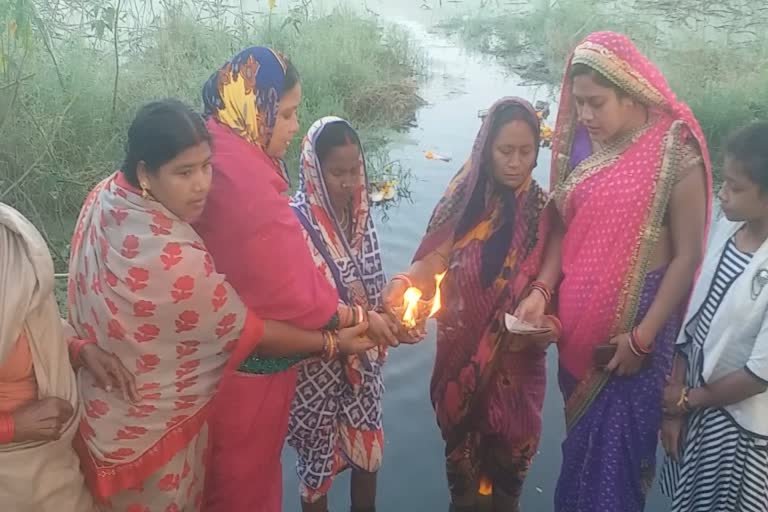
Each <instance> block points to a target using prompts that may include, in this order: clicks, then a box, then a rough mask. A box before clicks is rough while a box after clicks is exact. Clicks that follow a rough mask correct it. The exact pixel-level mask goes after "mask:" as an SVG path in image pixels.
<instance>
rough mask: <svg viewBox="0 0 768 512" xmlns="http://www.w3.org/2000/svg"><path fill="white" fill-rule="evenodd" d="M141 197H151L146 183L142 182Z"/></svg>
mask: <svg viewBox="0 0 768 512" xmlns="http://www.w3.org/2000/svg"><path fill="white" fill-rule="evenodd" d="M141 197H142V198H144V199H149V191H148V190H147V184H146V183H142V184H141Z"/></svg>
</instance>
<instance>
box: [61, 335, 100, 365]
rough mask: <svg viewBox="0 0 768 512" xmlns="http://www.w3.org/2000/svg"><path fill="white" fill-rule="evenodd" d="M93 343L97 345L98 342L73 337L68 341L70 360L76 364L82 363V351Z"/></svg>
mask: <svg viewBox="0 0 768 512" xmlns="http://www.w3.org/2000/svg"><path fill="white" fill-rule="evenodd" d="M91 343H96V340H92V339H81V338H77V337H72V338H69V339H68V340H67V346H68V347H69V359H70V361H72V362H73V363H76V362H78V361H80V351H81V350H83V347H84V346H86V345H89V344H91Z"/></svg>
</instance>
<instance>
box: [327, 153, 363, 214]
mask: <svg viewBox="0 0 768 512" xmlns="http://www.w3.org/2000/svg"><path fill="white" fill-rule="evenodd" d="M321 165H322V169H323V179H324V180H325V188H326V189H327V190H328V195H329V196H330V198H331V202H332V203H333V206H334V208H336V207H343V206H344V205H346V204H347V203H349V201H351V200H352V195H353V193H354V192H355V190H356V189H357V186H358V185H360V180H361V176H360V148H359V147H358V146H357V144H344V145H343V146H336V147H334V148H332V149H331V150H330V151H329V152H328V154H327V155H326V157H325V160H324V161H323V162H322V163H321Z"/></svg>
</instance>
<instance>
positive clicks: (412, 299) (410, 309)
mask: <svg viewBox="0 0 768 512" xmlns="http://www.w3.org/2000/svg"><path fill="white" fill-rule="evenodd" d="M444 277H445V272H443V273H442V274H438V275H436V276H435V296H434V297H433V298H432V300H431V301H422V300H421V295H422V292H421V290H419V289H418V288H416V287H414V286H411V287H410V288H408V289H407V290H405V293H404V294H403V306H404V307H405V312H404V313H403V325H404V326H405V327H407V328H408V329H413V328H414V327H416V324H417V323H418V320H419V319H418V316H419V304H420V303H427V304H429V303H431V308H430V310H429V315H427V318H431V317H432V316H434V314H435V313H437V312H438V311H440V308H441V307H442V303H441V301H440V283H442V281H443V278H444Z"/></svg>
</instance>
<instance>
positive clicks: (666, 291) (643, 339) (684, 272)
mask: <svg viewBox="0 0 768 512" xmlns="http://www.w3.org/2000/svg"><path fill="white" fill-rule="evenodd" d="M699 263H700V260H699V259H697V258H694V257H692V256H691V257H675V258H673V259H672V261H671V262H670V264H669V266H668V267H667V271H666V273H665V274H664V278H663V279H662V280H661V286H659V291H658V292H657V294H656V298H655V299H654V300H653V303H652V304H651V307H650V308H649V309H648V313H647V314H646V315H645V317H644V318H643V320H642V321H641V322H640V324H639V325H638V327H637V330H638V335H639V340H638V341H639V342H640V343H642V344H644V345H650V344H651V343H653V340H654V339H655V338H656V335H657V334H658V333H659V331H660V330H661V329H662V328H663V327H664V324H666V323H667V320H669V317H670V316H671V315H672V314H673V313H674V312H675V311H677V310H678V308H679V307H680V305H681V304H682V302H683V300H684V299H685V298H686V297H687V296H688V294H689V293H690V290H691V286H692V285H693V278H694V276H695V273H696V269H697V268H698V266H699Z"/></svg>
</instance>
